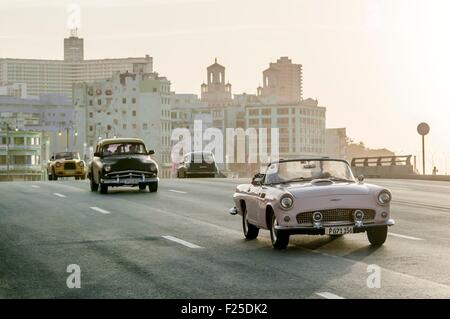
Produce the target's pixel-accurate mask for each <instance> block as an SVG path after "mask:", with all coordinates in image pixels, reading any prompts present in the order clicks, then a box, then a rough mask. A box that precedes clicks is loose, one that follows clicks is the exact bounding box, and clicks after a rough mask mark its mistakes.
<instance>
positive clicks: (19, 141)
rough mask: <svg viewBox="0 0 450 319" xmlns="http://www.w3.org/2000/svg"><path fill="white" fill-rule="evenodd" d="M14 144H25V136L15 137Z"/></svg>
mask: <svg viewBox="0 0 450 319" xmlns="http://www.w3.org/2000/svg"><path fill="white" fill-rule="evenodd" d="M14 145H25V138H23V137H15V138H14Z"/></svg>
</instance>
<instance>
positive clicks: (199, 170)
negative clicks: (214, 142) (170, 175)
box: [177, 152, 218, 178]
mask: <svg viewBox="0 0 450 319" xmlns="http://www.w3.org/2000/svg"><path fill="white" fill-rule="evenodd" d="M217 173H218V170H217V166H216V161H215V159H214V154H213V153H212V152H190V153H187V154H186V155H184V157H183V161H182V162H181V163H180V165H179V166H178V169H177V177H178V178H186V177H215V176H216V175H217Z"/></svg>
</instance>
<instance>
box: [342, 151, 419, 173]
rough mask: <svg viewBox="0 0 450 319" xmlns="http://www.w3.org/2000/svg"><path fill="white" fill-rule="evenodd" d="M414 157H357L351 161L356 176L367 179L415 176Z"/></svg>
mask: <svg viewBox="0 0 450 319" xmlns="http://www.w3.org/2000/svg"><path fill="white" fill-rule="evenodd" d="M411 157H412V155H395V156H372V157H355V158H353V159H352V161H351V166H352V170H353V174H354V175H364V176H367V177H390V176H406V175H407V176H414V175H417V174H416V173H415V172H414V167H413V166H412V165H411Z"/></svg>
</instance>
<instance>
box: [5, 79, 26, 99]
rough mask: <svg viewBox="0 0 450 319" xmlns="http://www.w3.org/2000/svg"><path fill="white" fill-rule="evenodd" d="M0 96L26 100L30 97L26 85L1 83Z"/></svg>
mask: <svg viewBox="0 0 450 319" xmlns="http://www.w3.org/2000/svg"><path fill="white" fill-rule="evenodd" d="M0 96H12V97H19V98H22V99H26V98H27V97H28V90H27V85H26V84H25V83H13V82H3V83H2V82H0Z"/></svg>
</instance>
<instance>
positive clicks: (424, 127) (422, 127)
mask: <svg viewBox="0 0 450 319" xmlns="http://www.w3.org/2000/svg"><path fill="white" fill-rule="evenodd" d="M417 133H419V134H420V135H422V174H423V175H425V135H427V134H428V133H430V126H429V125H428V124H427V123H425V122H422V123H420V124H419V125H418V126H417Z"/></svg>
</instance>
